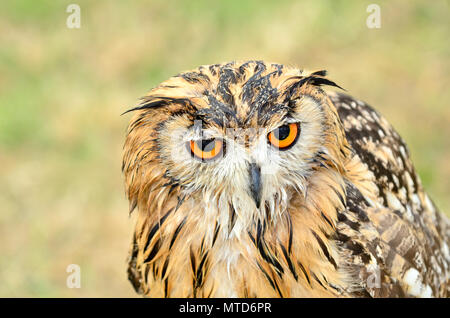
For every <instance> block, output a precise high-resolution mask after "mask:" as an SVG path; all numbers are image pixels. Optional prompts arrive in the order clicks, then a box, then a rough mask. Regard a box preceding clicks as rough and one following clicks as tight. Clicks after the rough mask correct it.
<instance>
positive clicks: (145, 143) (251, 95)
mask: <svg viewBox="0 0 450 318" xmlns="http://www.w3.org/2000/svg"><path fill="white" fill-rule="evenodd" d="M325 75H326V72H325V71H318V72H306V71H302V70H299V69H296V68H291V67H286V66H283V65H279V64H270V63H264V62H261V61H246V62H231V63H226V64H215V65H206V66H200V67H199V68H197V69H195V70H192V71H189V72H184V73H180V74H178V75H176V76H174V77H172V78H170V79H168V80H167V81H164V82H162V83H161V84H160V85H158V86H157V87H155V88H154V89H152V90H151V91H150V92H149V93H148V94H147V95H146V96H145V97H143V99H142V102H141V104H139V105H138V106H137V107H135V108H132V109H131V110H130V112H134V117H133V119H132V121H131V124H130V126H129V129H128V136H127V140H126V143H125V147H124V161H123V170H124V173H125V178H126V191H127V195H128V197H129V200H130V202H131V208H132V209H134V207H135V206H136V205H138V206H139V209H140V210H141V209H142V210H144V211H147V212H146V213H151V211H157V210H158V209H161V207H162V206H164V205H167V204H169V205H170V204H172V205H174V206H179V205H180V204H188V205H190V208H189V209H187V210H186V211H191V212H189V213H196V214H198V218H211V219H215V220H219V222H220V223H222V224H227V225H228V227H230V231H231V229H232V228H233V227H234V225H235V224H236V221H235V219H236V214H237V219H239V220H240V222H239V226H237V227H236V229H235V230H236V231H237V232H239V231H242V230H243V229H245V228H246V227H247V226H248V225H249V223H251V222H254V221H255V220H257V219H264V220H266V221H267V220H272V221H273V222H276V219H277V217H278V216H279V215H282V214H283V211H284V210H285V209H286V208H287V206H288V204H289V201H290V200H292V199H293V198H294V197H295V196H300V197H301V196H303V197H305V196H307V194H308V187H309V186H310V184H311V182H312V181H313V180H311V178H314V172H315V171H317V170H319V169H329V170H335V171H339V170H340V169H342V166H343V165H342V160H343V158H344V154H345V151H346V141H345V137H344V133H343V129H342V124H341V123H340V121H339V118H338V115H337V113H336V110H335V108H334V106H333V105H332V103H331V101H330V99H329V98H328V96H327V94H326V93H325V92H324V91H323V90H322V89H321V85H331V86H336V87H338V86H337V85H336V84H335V83H334V82H332V81H330V80H328V79H326V78H325ZM149 211H150V212H149Z"/></svg>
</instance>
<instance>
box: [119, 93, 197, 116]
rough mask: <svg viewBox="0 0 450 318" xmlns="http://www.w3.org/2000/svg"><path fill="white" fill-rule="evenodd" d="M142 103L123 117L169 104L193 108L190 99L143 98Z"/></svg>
mask: <svg viewBox="0 0 450 318" xmlns="http://www.w3.org/2000/svg"><path fill="white" fill-rule="evenodd" d="M141 100H142V102H141V103H140V104H139V105H138V106H137V107H134V108H131V109H129V110H127V111H126V112H124V113H122V114H121V115H125V114H127V113H129V112H134V111H136V110H142V109H150V108H153V109H155V108H160V107H164V106H167V105H169V104H182V105H189V106H192V103H191V101H190V100H189V99H188V98H173V97H167V96H144V97H142V98H141Z"/></svg>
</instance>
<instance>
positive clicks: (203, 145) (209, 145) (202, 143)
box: [197, 139, 216, 152]
mask: <svg viewBox="0 0 450 318" xmlns="http://www.w3.org/2000/svg"><path fill="white" fill-rule="evenodd" d="M215 144H216V143H215V140H214V139H202V140H198V141H197V145H198V147H199V148H200V149H201V150H202V151H203V152H209V151H211V150H213V149H214V147H215Z"/></svg>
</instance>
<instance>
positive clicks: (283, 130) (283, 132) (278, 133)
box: [274, 125, 291, 140]
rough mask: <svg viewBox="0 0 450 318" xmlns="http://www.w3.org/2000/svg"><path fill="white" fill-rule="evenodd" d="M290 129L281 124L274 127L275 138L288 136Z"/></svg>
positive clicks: (279, 138) (280, 138)
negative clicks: (278, 126) (276, 127)
mask: <svg viewBox="0 0 450 318" xmlns="http://www.w3.org/2000/svg"><path fill="white" fill-rule="evenodd" d="M290 131H291V129H290V128H289V126H287V125H284V126H281V127H280V128H278V129H275V131H274V135H275V138H277V139H278V140H284V139H286V138H287V137H288V136H289V132H290Z"/></svg>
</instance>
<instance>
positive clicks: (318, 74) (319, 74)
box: [311, 70, 327, 76]
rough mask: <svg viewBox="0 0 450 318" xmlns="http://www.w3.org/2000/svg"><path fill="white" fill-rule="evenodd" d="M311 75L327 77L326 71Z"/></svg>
mask: <svg viewBox="0 0 450 318" xmlns="http://www.w3.org/2000/svg"><path fill="white" fill-rule="evenodd" d="M311 75H314V76H327V71H326V70H320V71H316V72H314V73H311Z"/></svg>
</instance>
